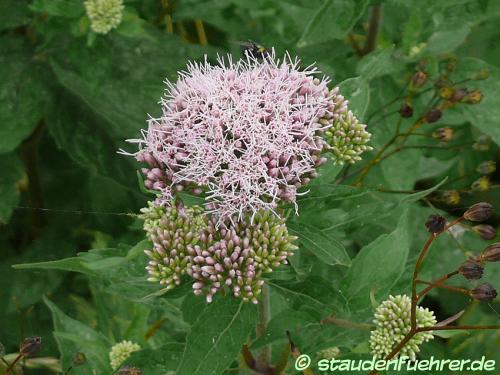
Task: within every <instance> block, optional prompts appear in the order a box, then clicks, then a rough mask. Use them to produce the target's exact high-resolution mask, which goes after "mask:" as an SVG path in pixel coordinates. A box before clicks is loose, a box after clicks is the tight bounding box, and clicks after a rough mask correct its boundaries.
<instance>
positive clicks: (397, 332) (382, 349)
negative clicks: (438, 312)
mask: <svg viewBox="0 0 500 375" xmlns="http://www.w3.org/2000/svg"><path fill="white" fill-rule="evenodd" d="M410 317H411V300H410V297H408V296H406V295H398V296H395V297H394V296H389V299H387V300H386V301H384V302H382V303H381V304H380V306H379V307H377V309H376V311H375V319H374V320H373V323H375V330H373V331H372V332H371V336H370V348H371V351H372V354H373V355H375V356H377V357H379V358H384V357H386V356H387V355H388V354H389V353H391V351H392V349H393V348H394V346H396V345H397V344H398V343H400V342H401V341H402V340H403V339H404V337H405V336H406V334H407V333H408V332H410V329H411V318H410ZM416 317H417V327H432V326H433V325H435V324H436V322H437V321H436V318H435V316H434V313H433V312H432V311H429V309H427V308H425V309H424V308H423V307H420V306H418V307H417V314H416ZM433 338H434V336H433V334H432V332H419V333H417V334H416V335H415V336H413V337H412V338H411V339H410V341H408V343H406V345H405V346H404V347H403V348H402V349H401V351H400V352H399V353H398V354H397V356H399V355H402V356H407V357H409V358H410V359H411V360H415V355H416V353H418V352H419V351H420V349H419V345H420V344H422V343H424V342H426V341H429V340H432V339H433Z"/></svg>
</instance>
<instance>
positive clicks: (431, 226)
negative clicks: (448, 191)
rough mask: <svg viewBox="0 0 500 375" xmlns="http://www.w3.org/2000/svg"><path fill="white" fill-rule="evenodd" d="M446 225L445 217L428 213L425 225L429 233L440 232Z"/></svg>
mask: <svg viewBox="0 0 500 375" xmlns="http://www.w3.org/2000/svg"><path fill="white" fill-rule="evenodd" d="M445 225H446V219H445V218H444V217H442V216H440V215H430V216H429V218H428V219H427V221H426V222H425V226H426V228H427V230H428V231H429V233H439V232H442V231H443V229H444V227H445Z"/></svg>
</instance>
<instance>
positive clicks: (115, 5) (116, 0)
mask: <svg viewBox="0 0 500 375" xmlns="http://www.w3.org/2000/svg"><path fill="white" fill-rule="evenodd" d="M84 4H85V10H86V12H87V16H88V17H89V19H90V28H91V29H92V31H94V32H95V33H97V34H107V33H109V32H110V31H111V30H112V29H114V28H116V27H118V25H120V23H121V22H122V17H123V8H124V6H123V0H86V1H85V2H84Z"/></svg>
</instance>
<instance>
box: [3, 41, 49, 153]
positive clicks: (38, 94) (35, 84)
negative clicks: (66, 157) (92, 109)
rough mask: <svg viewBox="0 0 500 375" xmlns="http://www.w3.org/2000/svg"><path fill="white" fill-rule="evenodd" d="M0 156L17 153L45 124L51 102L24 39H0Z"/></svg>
mask: <svg viewBox="0 0 500 375" xmlns="http://www.w3.org/2000/svg"><path fill="white" fill-rule="evenodd" d="M0 46H1V48H2V54H1V55H0V66H1V67H2V69H1V70H0V82H2V85H1V86H0V102H1V103H2V106H0V124H2V125H1V126H0V154H2V153H6V152H10V151H12V150H14V149H15V148H16V147H17V146H18V145H19V143H21V142H22V141H23V140H24V139H25V138H27V137H28V136H29V135H30V134H31V132H32V131H33V129H35V127H36V125H37V123H38V122H39V121H40V120H41V118H42V116H43V114H44V112H45V107H46V105H47V103H48V100H49V93H48V91H47V90H46V88H45V86H44V84H43V82H42V79H41V75H40V71H39V66H38V65H37V64H35V63H34V61H33V56H32V51H31V49H30V47H29V45H28V44H27V42H26V40H25V39H24V38H20V37H16V36H12V35H2V36H1V37H0Z"/></svg>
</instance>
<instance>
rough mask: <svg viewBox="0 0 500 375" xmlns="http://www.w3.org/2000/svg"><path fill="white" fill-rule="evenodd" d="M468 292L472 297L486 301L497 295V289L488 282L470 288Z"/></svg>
mask: <svg viewBox="0 0 500 375" xmlns="http://www.w3.org/2000/svg"><path fill="white" fill-rule="evenodd" d="M469 293H470V295H471V297H472V298H474V299H477V300H478V301H487V302H490V301H493V300H494V299H495V298H496V296H497V291H496V290H495V288H493V286H492V285H491V284H489V283H484V284H481V285H479V286H478V287H476V288H474V289H472V290H471V291H470V292H469Z"/></svg>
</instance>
